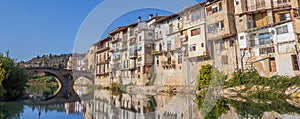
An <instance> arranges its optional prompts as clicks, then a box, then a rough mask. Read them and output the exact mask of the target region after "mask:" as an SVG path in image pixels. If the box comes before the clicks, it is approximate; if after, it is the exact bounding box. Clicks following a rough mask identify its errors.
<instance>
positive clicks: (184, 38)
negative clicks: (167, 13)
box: [180, 35, 189, 43]
mask: <svg viewBox="0 0 300 119" xmlns="http://www.w3.org/2000/svg"><path fill="white" fill-rule="evenodd" d="M180 41H181V43H187V42H188V41H189V37H188V36H187V35H182V36H180Z"/></svg>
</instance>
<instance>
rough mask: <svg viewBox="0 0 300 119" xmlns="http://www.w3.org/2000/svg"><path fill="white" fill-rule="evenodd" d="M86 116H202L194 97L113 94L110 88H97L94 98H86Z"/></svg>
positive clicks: (154, 118) (174, 118) (151, 118)
mask: <svg viewBox="0 0 300 119" xmlns="http://www.w3.org/2000/svg"><path fill="white" fill-rule="evenodd" d="M83 103H84V105H85V106H86V107H85V108H86V112H85V113H84V116H85V118H87V119H103V118H112V119H119V118H122V119H165V118H168V119H187V118H189V119H194V118H199V113H198V112H199V111H198V109H197V105H196V104H195V103H193V101H192V96H191V95H190V96H164V95H155V96H147V95H143V94H132V95H131V94H120V95H113V94H112V93H111V91H108V90H101V91H100V90H95V92H94V99H93V100H91V101H84V102H83Z"/></svg>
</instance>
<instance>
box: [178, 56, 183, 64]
mask: <svg viewBox="0 0 300 119" xmlns="http://www.w3.org/2000/svg"><path fill="white" fill-rule="evenodd" d="M177 61H178V64H181V63H182V54H181V53H180V54H179V53H178V60H177Z"/></svg>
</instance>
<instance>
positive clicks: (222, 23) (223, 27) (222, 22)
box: [220, 21, 225, 30]
mask: <svg viewBox="0 0 300 119" xmlns="http://www.w3.org/2000/svg"><path fill="white" fill-rule="evenodd" d="M220 24H221V30H224V29H225V25H224V21H221V22H220Z"/></svg>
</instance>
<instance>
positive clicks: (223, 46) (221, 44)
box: [219, 41, 225, 51]
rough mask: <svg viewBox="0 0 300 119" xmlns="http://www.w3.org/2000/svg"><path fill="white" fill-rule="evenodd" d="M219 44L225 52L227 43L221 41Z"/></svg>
mask: <svg viewBox="0 0 300 119" xmlns="http://www.w3.org/2000/svg"><path fill="white" fill-rule="evenodd" d="M219 44H220V51H223V50H225V43H224V41H220V42H219Z"/></svg>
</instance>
